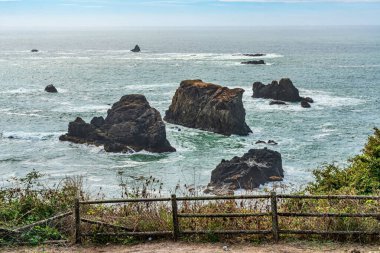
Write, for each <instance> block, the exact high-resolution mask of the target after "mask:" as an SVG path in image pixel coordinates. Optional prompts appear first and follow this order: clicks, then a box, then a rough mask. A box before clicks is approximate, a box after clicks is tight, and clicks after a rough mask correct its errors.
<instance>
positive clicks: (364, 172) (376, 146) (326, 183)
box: [306, 128, 380, 195]
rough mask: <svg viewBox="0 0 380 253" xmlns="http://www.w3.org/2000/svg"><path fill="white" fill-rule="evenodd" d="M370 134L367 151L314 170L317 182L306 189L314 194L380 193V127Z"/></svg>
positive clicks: (365, 148) (365, 149)
mask: <svg viewBox="0 0 380 253" xmlns="http://www.w3.org/2000/svg"><path fill="white" fill-rule="evenodd" d="M374 130H375V133H374V134H373V135H372V136H370V137H369V138H368V142H367V144H366V145H365V147H364V149H363V153H362V154H359V155H357V156H355V157H354V158H352V159H350V160H349V164H348V165H347V166H346V167H344V168H340V167H338V166H337V165H335V164H326V165H324V166H323V167H322V168H320V169H318V170H315V171H314V172H313V174H314V176H315V182H313V183H311V184H309V185H308V187H307V188H306V190H307V191H308V192H309V193H311V194H339V193H344V194H346V193H351V194H359V195H362V194H365V195H368V194H378V193H379V191H380V130H379V129H377V128H375V129H374Z"/></svg>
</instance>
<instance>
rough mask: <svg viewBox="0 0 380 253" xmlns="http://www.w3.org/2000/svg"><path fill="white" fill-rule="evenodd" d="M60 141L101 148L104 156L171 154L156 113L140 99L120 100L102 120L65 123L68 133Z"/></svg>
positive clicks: (171, 150) (164, 132) (143, 99)
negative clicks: (107, 154)
mask: <svg viewBox="0 0 380 253" xmlns="http://www.w3.org/2000/svg"><path fill="white" fill-rule="evenodd" d="M60 140H61V141H70V142H74V143H87V144H94V145H97V146H100V145H104V149H105V150H106V151H107V152H135V151H141V150H146V151H150V152H156V153H163V152H174V151H175V148H173V147H172V146H171V145H170V143H169V141H168V140H167V139H166V129H165V124H164V122H163V121H162V118H161V115H160V113H159V112H158V111H157V110H156V109H155V108H152V107H150V105H149V103H148V101H147V100H146V98H145V96H143V95H126V96H123V97H122V98H121V99H120V101H118V102H116V103H115V104H113V106H112V108H111V109H109V110H108V113H107V117H106V118H105V119H104V118H103V117H95V118H93V119H92V120H91V123H86V122H85V121H84V120H83V119H81V118H77V119H76V120H75V121H73V122H70V123H69V129H68V133H67V134H65V135H62V136H61V137H60Z"/></svg>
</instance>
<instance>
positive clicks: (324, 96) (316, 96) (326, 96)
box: [300, 89, 365, 108]
mask: <svg viewBox="0 0 380 253" xmlns="http://www.w3.org/2000/svg"><path fill="white" fill-rule="evenodd" d="M300 94H301V95H303V96H304V97H312V98H313V100H314V104H312V108H313V107H315V108H321V107H322V108H324V107H340V106H352V105H359V104H363V103H365V101H364V100H362V99H359V98H353V97H341V96H336V95H334V94H332V93H330V92H326V91H320V90H304V89H300Z"/></svg>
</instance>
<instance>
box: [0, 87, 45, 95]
mask: <svg viewBox="0 0 380 253" xmlns="http://www.w3.org/2000/svg"><path fill="white" fill-rule="evenodd" d="M38 91H39V90H38V89H26V88H18V89H12V90H2V91H0V94H30V93H35V92H38Z"/></svg>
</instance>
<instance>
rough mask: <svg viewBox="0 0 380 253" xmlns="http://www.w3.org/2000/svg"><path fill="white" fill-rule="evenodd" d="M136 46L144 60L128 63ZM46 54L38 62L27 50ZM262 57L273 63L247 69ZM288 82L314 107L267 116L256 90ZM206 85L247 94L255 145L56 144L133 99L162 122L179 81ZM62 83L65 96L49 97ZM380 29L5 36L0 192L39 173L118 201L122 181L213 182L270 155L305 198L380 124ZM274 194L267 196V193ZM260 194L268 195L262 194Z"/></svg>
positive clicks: (202, 140)
mask: <svg viewBox="0 0 380 253" xmlns="http://www.w3.org/2000/svg"><path fill="white" fill-rule="evenodd" d="M136 44H139V45H140V47H141V48H142V52H141V53H131V52H130V49H132V48H133V47H134V46H135V45H136ZM34 48H36V49H38V50H40V52H38V53H31V52H30V50H31V49H34ZM243 53H265V54H267V55H266V56H264V57H258V58H257V59H264V60H265V62H266V65H242V64H240V62H242V61H244V60H250V59H252V58H251V57H245V56H242V54H243ZM283 77H289V78H290V79H291V80H292V81H293V83H294V85H295V86H296V87H297V88H298V89H299V90H300V94H301V96H310V97H312V98H313V99H314V101H315V103H314V104H312V107H311V108H310V109H304V108H301V106H300V105H299V104H290V105H287V106H278V105H274V106H270V105H269V101H268V100H264V99H253V98H252V97H251V96H252V83H253V82H255V81H261V82H263V83H270V82H271V81H272V80H279V79H281V78H283ZM186 79H202V80H203V81H205V82H212V83H216V84H220V85H223V86H228V87H231V88H235V87H241V88H243V89H245V93H244V98H243V102H244V107H245V109H246V122H247V124H248V125H249V126H250V128H251V129H252V130H253V133H252V134H251V135H249V136H247V137H241V136H231V137H225V136H222V135H218V134H214V133H209V132H205V131H201V130H196V129H189V128H185V127H182V126H181V127H180V128H181V129H182V131H177V129H176V127H175V125H172V124H167V125H166V130H167V135H168V139H169V141H170V142H171V144H172V146H174V147H175V148H176V149H177V152H175V153H170V154H153V153H148V152H139V153H135V154H112V153H106V152H104V151H103V149H102V148H101V147H94V146H88V145H79V144H72V143H68V142H60V141H59V140H58V137H59V136H60V135H61V134H64V133H66V132H67V127H68V123H69V122H70V121H73V120H74V119H75V118H76V117H82V118H83V119H84V120H86V121H90V120H91V118H92V117H94V116H105V115H106V113H107V109H109V108H110V106H111V104H113V103H114V102H116V101H118V100H119V99H120V98H121V97H122V96H123V95H126V94H136V93H138V94H144V95H145V96H146V97H147V99H148V101H149V102H150V104H151V106H153V107H155V108H156V109H158V110H159V111H160V113H161V115H162V117H163V116H164V115H165V111H166V110H167V109H168V107H169V105H170V103H171V99H172V97H173V95H174V93H175V90H176V89H177V88H178V86H179V83H180V82H181V81H182V80H186ZM48 84H54V85H55V86H56V87H57V89H58V91H59V93H58V94H49V93H46V92H44V88H45V86H47V85H48ZM379 94H380V27H376V26H374V27H257V28H142V29H137V28H135V29H132V28H128V29H121V28H120V29H109V30H77V31H66V30H64V31H63V30H62V31H10V30H8V31H1V30H0V150H1V151H0V172H1V174H0V185H1V186H3V187H7V186H10V185H11V183H10V182H9V181H8V179H10V178H11V177H23V176H25V175H26V174H27V173H28V172H30V171H31V170H33V169H35V170H37V171H39V172H41V173H43V174H45V175H46V176H45V177H44V183H47V184H51V185H53V184H57V183H59V182H60V181H61V180H62V179H63V178H65V177H66V176H76V175H81V176H83V177H84V183H85V188H86V189H88V190H90V191H91V192H97V191H99V190H100V189H101V191H102V192H104V193H105V194H106V195H110V196H119V193H120V190H119V189H120V187H119V184H120V178H119V175H120V174H121V173H122V174H123V177H124V179H125V180H127V182H128V184H129V185H131V186H133V185H134V184H135V178H139V177H142V176H143V177H150V176H152V177H154V178H157V179H159V180H160V181H161V182H162V183H163V189H164V190H163V191H164V192H166V193H170V192H173V191H174V188H175V187H176V186H177V185H181V186H183V185H186V186H191V187H196V188H199V187H200V188H201V187H204V186H206V185H207V184H208V182H209V180H210V176H211V171H212V170H213V169H214V168H215V167H216V166H217V165H218V164H219V162H220V161H221V160H222V159H231V158H232V157H234V156H241V155H243V154H244V153H245V152H247V151H248V150H249V149H251V148H263V147H264V145H262V144H261V145H257V144H255V143H256V141H258V140H265V141H267V140H269V139H272V140H275V141H276V142H278V143H279V145H277V146H268V148H271V149H274V150H277V151H279V152H280V153H281V154H282V158H283V166H284V171H285V178H284V181H283V184H284V185H285V186H289V188H291V189H299V188H301V187H303V186H304V185H305V184H306V183H307V182H310V181H312V180H313V177H312V170H313V169H317V168H319V167H320V166H322V165H323V164H324V163H326V162H336V163H337V164H341V165H344V164H345V163H346V161H347V159H348V158H350V157H352V156H353V155H355V154H357V153H359V152H360V151H361V149H362V147H363V145H364V143H365V142H366V140H367V137H368V135H370V134H371V133H372V129H373V127H376V126H377V127H379V126H380V117H379V116H380V95H379ZM271 186H272V185H271V184H269V185H266V186H265V187H271ZM265 187H261V190H263V188H265Z"/></svg>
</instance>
